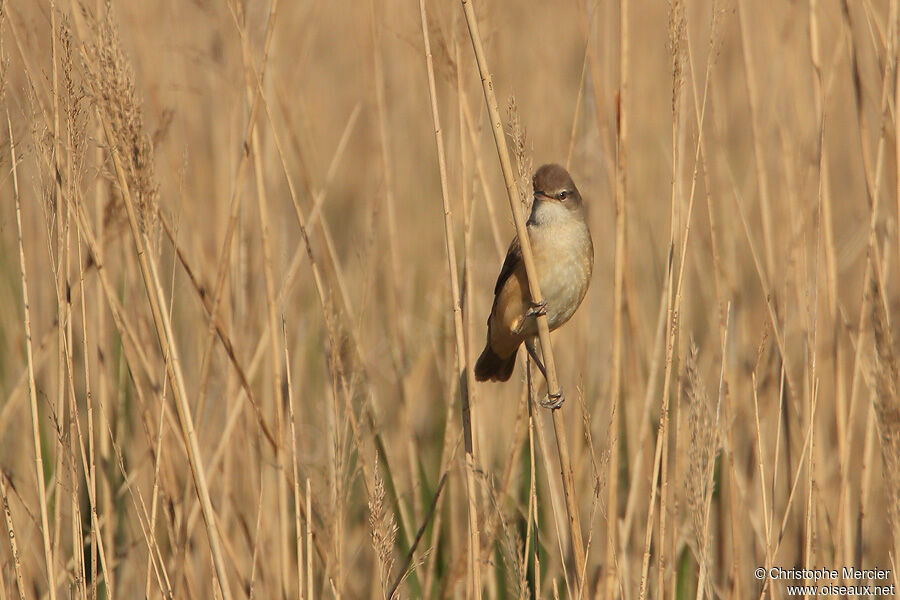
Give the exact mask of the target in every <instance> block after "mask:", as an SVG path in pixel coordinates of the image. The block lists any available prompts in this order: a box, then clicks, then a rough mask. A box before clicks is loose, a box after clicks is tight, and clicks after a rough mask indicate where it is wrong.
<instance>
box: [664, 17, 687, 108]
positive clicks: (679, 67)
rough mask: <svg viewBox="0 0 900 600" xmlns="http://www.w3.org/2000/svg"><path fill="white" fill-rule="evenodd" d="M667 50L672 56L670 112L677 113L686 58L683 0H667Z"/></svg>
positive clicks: (685, 27) (685, 22)
mask: <svg viewBox="0 0 900 600" xmlns="http://www.w3.org/2000/svg"><path fill="white" fill-rule="evenodd" d="M667 32H668V35H669V41H668V44H667V46H668V50H669V54H671V58H672V114H678V107H679V105H680V102H681V96H682V94H681V90H682V88H683V87H684V65H685V61H686V58H687V53H686V47H687V43H686V36H687V18H686V17H685V14H684V2H683V0H669V23H668V28H667Z"/></svg>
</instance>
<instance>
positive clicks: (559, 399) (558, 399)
mask: <svg viewBox="0 0 900 600" xmlns="http://www.w3.org/2000/svg"><path fill="white" fill-rule="evenodd" d="M565 401H566V396H565V394H563V391H562V388H560V389H559V391H558V392H556V393H555V394H550V393H547V399H546V400H541V406H543V407H544V408H549V409H550V410H556V409H557V408H560V407H562V405H563V403H564V402H565Z"/></svg>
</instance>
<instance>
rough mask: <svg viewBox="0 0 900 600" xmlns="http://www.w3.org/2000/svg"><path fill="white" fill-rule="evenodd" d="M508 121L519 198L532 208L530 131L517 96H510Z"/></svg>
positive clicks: (507, 108)
mask: <svg viewBox="0 0 900 600" xmlns="http://www.w3.org/2000/svg"><path fill="white" fill-rule="evenodd" d="M506 114H507V121H508V122H509V125H508V127H509V133H508V135H509V137H510V138H511V140H512V148H513V156H515V159H516V187H517V188H518V190H519V198H520V199H521V201H522V204H523V205H525V207H526V208H528V209H530V208H531V200H532V195H531V172H532V170H533V169H532V167H533V166H534V165H533V160H532V158H531V152H529V150H528V132H527V131H526V130H525V125H523V124H522V118H521V117H520V116H519V104H518V103H517V102H516V97H515V96H510V97H509V103H508V104H507V107H506Z"/></svg>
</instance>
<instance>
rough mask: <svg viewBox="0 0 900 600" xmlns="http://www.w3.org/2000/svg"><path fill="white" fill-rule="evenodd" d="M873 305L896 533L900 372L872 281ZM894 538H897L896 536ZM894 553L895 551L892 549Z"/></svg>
mask: <svg viewBox="0 0 900 600" xmlns="http://www.w3.org/2000/svg"><path fill="white" fill-rule="evenodd" d="M869 296H870V304H871V306H872V311H871V312H872V314H871V318H872V330H873V333H874V336H873V337H874V338H875V357H874V358H875V364H874V373H873V375H874V379H875V386H874V390H875V394H874V395H875V398H874V399H873V401H874V403H875V415H876V417H877V421H878V432H879V434H880V437H881V457H882V461H883V462H884V479H885V487H886V492H887V504H888V518H889V519H890V522H891V526H892V528H893V530H894V531H895V532H896V531H897V528H898V525H900V521H898V518H900V399H898V397H897V382H898V380H900V369H898V367H897V354H896V351H895V350H894V340H893V338H892V336H891V326H890V323H889V322H888V319H887V312H886V310H885V307H884V303H883V300H882V295H881V291H880V285H879V282H878V281H877V278H876V277H873V278H872V285H871V287H870V288H869ZM895 537H896V536H895ZM895 550H896V548H895Z"/></svg>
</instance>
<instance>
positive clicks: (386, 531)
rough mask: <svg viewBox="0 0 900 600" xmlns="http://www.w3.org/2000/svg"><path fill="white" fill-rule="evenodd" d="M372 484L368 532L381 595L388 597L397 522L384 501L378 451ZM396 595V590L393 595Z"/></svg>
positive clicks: (373, 468)
mask: <svg viewBox="0 0 900 600" xmlns="http://www.w3.org/2000/svg"><path fill="white" fill-rule="evenodd" d="M372 476H373V480H374V485H373V486H372V489H370V490H368V496H369V502H368V504H369V533H370V534H371V536H372V547H373V548H374V549H375V556H376V558H377V559H378V575H379V577H380V581H381V595H382V597H383V598H385V599H386V600H389V599H388V592H389V589H390V588H389V586H390V585H391V570H392V569H393V567H394V542H396V540H397V522H396V520H394V515H393V513H391V512H388V510H387V506H386V505H385V501H384V479H382V477H381V472H380V471H379V469H378V452H376V453H375V463H374V466H373V467H372ZM393 597H396V591H395V593H394V596H392V598H393Z"/></svg>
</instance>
